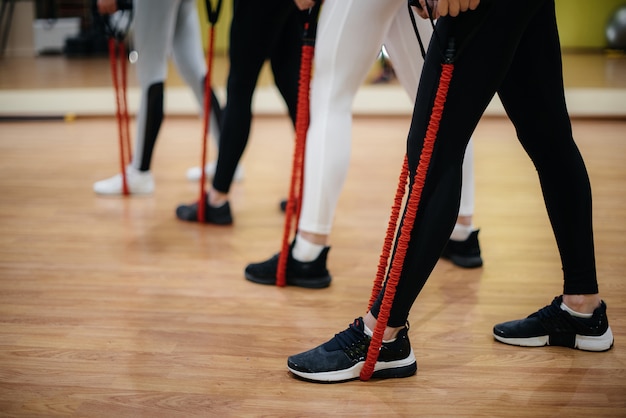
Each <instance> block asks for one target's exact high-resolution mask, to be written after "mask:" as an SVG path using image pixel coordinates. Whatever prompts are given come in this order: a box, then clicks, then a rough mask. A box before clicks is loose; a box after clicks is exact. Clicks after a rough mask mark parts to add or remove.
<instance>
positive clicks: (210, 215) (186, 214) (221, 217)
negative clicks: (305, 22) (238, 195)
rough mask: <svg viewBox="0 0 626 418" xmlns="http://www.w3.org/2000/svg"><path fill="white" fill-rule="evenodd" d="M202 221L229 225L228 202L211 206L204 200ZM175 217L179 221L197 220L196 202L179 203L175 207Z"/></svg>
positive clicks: (231, 220)
mask: <svg viewBox="0 0 626 418" xmlns="http://www.w3.org/2000/svg"><path fill="white" fill-rule="evenodd" d="M204 203H205V206H204V222H205V223H208V224H216V225H230V224H232V223H233V217H232V215H231V213H230V204H229V203H228V202H226V203H224V204H223V205H222V206H219V207H213V206H211V205H209V202H208V200H205V202H204ZM176 217H177V218H178V219H180V220H181V221H188V222H198V202H195V203H192V204H191V205H180V206H178V207H177V208H176Z"/></svg>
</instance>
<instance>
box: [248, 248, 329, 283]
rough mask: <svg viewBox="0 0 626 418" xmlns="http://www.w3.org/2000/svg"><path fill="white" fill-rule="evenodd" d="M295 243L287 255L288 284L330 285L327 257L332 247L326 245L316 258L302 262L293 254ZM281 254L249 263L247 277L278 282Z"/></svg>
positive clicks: (264, 281) (252, 279)
mask: <svg viewBox="0 0 626 418" xmlns="http://www.w3.org/2000/svg"><path fill="white" fill-rule="evenodd" d="M294 243H295V241H294ZM294 243H292V244H291V247H290V248H289V256H288V257H287V269H286V272H285V276H286V282H287V284H288V285H290V286H300V287H306V288H309V289H321V288H323V287H328V286H329V285H330V281H331V277H330V274H329V273H328V269H326V258H327V257H328V251H329V250H330V247H324V249H323V250H322V252H321V253H320V255H319V256H317V258H316V259H315V260H313V261H310V262H302V261H298V260H296V259H295V258H293V256H292V254H291V253H292V251H293V246H294ZM279 256H280V253H279V254H275V255H274V256H273V257H272V258H270V259H269V260H266V261H263V262H261V263H253V264H248V266H247V267H246V270H245V276H246V279H247V280H250V281H251V282H254V283H260V284H276V272H277V271H278V257H279Z"/></svg>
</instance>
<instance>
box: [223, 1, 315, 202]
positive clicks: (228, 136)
mask: <svg viewBox="0 0 626 418" xmlns="http://www.w3.org/2000/svg"><path fill="white" fill-rule="evenodd" d="M302 17H303V14H302V13H301V12H300V11H299V10H298V9H297V8H296V6H295V4H294V2H293V1H288V0H265V1H249V0H236V1H235V2H234V8H233V20H232V23H231V28H230V50H229V58H230V71H229V74H228V82H227V86H226V91H227V98H226V106H225V108H224V113H223V120H222V122H223V124H222V132H221V136H220V147H219V155H218V160H217V167H216V172H215V177H214V179H213V188H215V189H216V190H218V191H220V192H222V193H228V191H229V190H230V186H231V183H232V181H233V176H234V174H235V169H236V168H237V164H238V163H239V160H240V159H241V156H242V155H243V152H244V150H245V148H246V145H247V143H248V136H249V134H250V125H251V123H252V95H253V93H254V89H255V87H256V84H257V80H258V77H259V73H260V71H261V69H262V67H263V64H264V63H265V61H266V60H268V59H269V60H270V63H271V68H272V73H273V75H274V82H275V83H276V87H278V90H279V91H280V94H281V95H282V97H283V99H284V100H285V103H286V104H287V108H288V111H289V116H290V117H291V120H292V122H293V123H294V125H295V120H296V108H297V101H298V78H299V72H300V56H301V43H302V41H301V39H302V33H303V27H304V26H303V20H302Z"/></svg>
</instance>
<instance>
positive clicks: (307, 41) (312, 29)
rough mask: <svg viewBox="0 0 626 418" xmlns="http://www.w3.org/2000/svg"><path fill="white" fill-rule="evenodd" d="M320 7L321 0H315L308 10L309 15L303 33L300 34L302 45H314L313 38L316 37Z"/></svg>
mask: <svg viewBox="0 0 626 418" xmlns="http://www.w3.org/2000/svg"><path fill="white" fill-rule="evenodd" d="M321 7H322V0H315V4H314V5H313V7H311V8H310V9H309V14H308V15H307V20H306V22H305V24H304V33H303V34H302V44H303V45H307V46H313V45H315V38H316V37H317V18H318V16H319V14H320V9H321Z"/></svg>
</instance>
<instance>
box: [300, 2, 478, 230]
mask: <svg viewBox="0 0 626 418" xmlns="http://www.w3.org/2000/svg"><path fill="white" fill-rule="evenodd" d="M408 13H409V11H408V7H407V1H406V0H325V1H324V6H323V7H322V10H321V14H320V18H319V23H318V31H317V38H316V46H315V56H314V67H315V72H314V77H313V79H312V82H311V96H310V97H311V109H310V124H309V130H308V134H307V145H306V155H305V175H304V192H303V201H302V205H303V206H302V212H301V214H300V222H299V230H301V231H306V232H311V233H316V234H323V235H329V234H330V231H331V228H332V223H333V218H334V215H335V209H336V207H337V202H338V200H339V195H340V193H341V189H342V187H343V184H344V182H345V179H346V176H347V173H348V164H349V161H350V147H351V135H352V104H353V101H354V97H355V95H356V93H357V90H358V89H359V87H360V86H361V85H362V84H363V82H364V81H365V78H366V77H367V74H368V72H369V70H370V69H371V67H372V65H373V63H374V62H375V61H376V57H377V55H378V53H379V51H380V48H381V46H382V45H384V46H385V48H386V49H387V52H388V53H389V56H390V58H391V61H392V63H393V68H394V70H395V73H396V75H397V77H398V80H399V81H400V83H401V84H402V86H403V87H404V89H405V90H406V92H407V94H408V95H409V97H410V98H411V99H412V100H414V99H415V96H416V93H417V86H418V83H419V78H420V74H421V72H422V65H423V63H424V60H423V58H422V55H421V52H420V49H419V43H418V41H417V37H416V36H415V32H414V30H413V26H412V24H411V20H410V17H409V14H408ZM416 23H417V25H418V29H419V33H420V36H421V37H422V42H423V43H424V47H425V48H427V47H428V42H429V40H430V36H431V34H432V27H431V25H430V22H429V21H427V20H423V19H421V18H420V17H419V16H416ZM473 173H474V170H473V146H472V141H470V143H469V145H468V147H467V150H466V153H465V160H464V163H463V188H462V193H461V207H460V210H459V215H463V216H471V215H472V214H473V212H474V177H473Z"/></svg>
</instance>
